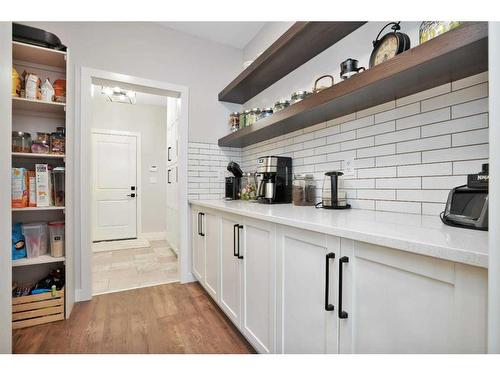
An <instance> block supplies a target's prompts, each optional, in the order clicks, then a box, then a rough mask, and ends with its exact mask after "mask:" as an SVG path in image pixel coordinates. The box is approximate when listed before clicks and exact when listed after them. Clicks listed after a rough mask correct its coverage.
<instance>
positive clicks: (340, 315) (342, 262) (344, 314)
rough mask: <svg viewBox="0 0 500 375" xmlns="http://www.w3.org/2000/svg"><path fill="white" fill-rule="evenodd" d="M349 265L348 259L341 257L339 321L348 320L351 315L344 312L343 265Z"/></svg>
mask: <svg viewBox="0 0 500 375" xmlns="http://www.w3.org/2000/svg"><path fill="white" fill-rule="evenodd" d="M344 263H349V258H348V257H341V258H340V259H339V319H347V317H348V316H349V314H348V313H347V312H346V311H344V310H342V269H343V267H342V266H343V264H344Z"/></svg>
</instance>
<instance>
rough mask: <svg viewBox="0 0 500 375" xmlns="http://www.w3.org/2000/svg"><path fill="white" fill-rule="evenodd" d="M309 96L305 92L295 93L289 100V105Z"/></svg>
mask: <svg viewBox="0 0 500 375" xmlns="http://www.w3.org/2000/svg"><path fill="white" fill-rule="evenodd" d="M308 96H309V93H308V92H307V91H295V92H294V93H293V94H292V96H291V98H290V99H291V100H290V105H292V104H295V103H297V102H300V101H301V100H304V99H305V98H307V97H308Z"/></svg>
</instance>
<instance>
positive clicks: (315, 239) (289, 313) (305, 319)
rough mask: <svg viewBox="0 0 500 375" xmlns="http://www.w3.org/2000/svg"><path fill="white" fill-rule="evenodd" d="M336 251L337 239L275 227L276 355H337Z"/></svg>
mask: <svg viewBox="0 0 500 375" xmlns="http://www.w3.org/2000/svg"><path fill="white" fill-rule="evenodd" d="M339 250H340V239H339V238H337V237H330V236H326V235H323V234H318V233H313V232H308V231H304V230H300V229H295V228H290V227H285V226H278V264H279V267H278V290H279V291H280V292H279V293H278V304H279V308H278V322H279V323H278V352H281V353H337V350H338V349H337V332H338V331H337V318H336V313H337V311H336V310H337V306H336V303H335V299H336V288H337V282H336V280H337V279H336V271H335V269H336V264H337V258H338V255H339ZM332 253H333V254H334V256H335V258H333V255H331V254H332ZM329 254H330V255H329ZM327 255H329V256H328V257H327ZM327 264H328V269H329V273H328V279H329V280H328V284H327V273H326V270H327ZM327 285H328V289H329V294H328V303H329V304H331V305H333V306H334V309H333V311H327V309H326V302H327V301H326V298H325V294H326V288H327ZM330 310H331V308H330Z"/></svg>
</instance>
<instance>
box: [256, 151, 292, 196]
mask: <svg viewBox="0 0 500 375" xmlns="http://www.w3.org/2000/svg"><path fill="white" fill-rule="evenodd" d="M256 175H257V181H258V183H257V201H258V202H259V203H267V204H273V203H291V202H292V158H286V157H281V156H263V157H260V158H259V160H258V162H257V173H256Z"/></svg>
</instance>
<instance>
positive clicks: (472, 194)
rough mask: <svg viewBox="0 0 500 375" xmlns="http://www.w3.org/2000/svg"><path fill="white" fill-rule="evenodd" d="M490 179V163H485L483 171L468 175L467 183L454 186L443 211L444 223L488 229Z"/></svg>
mask: <svg viewBox="0 0 500 375" xmlns="http://www.w3.org/2000/svg"><path fill="white" fill-rule="evenodd" d="M488 181H489V168H488V164H483V167H482V171H481V172H479V173H475V174H469V175H468V176H467V185H462V186H457V187H456V188H453V189H452V190H451V191H450V193H449V194H448V200H447V202H446V207H445V210H444V211H443V212H442V213H441V220H442V221H443V223H444V224H447V225H451V226H456V227H462V228H470V229H478V230H488Z"/></svg>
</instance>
